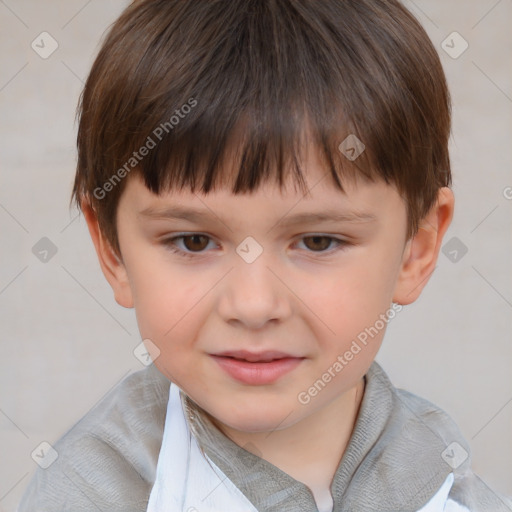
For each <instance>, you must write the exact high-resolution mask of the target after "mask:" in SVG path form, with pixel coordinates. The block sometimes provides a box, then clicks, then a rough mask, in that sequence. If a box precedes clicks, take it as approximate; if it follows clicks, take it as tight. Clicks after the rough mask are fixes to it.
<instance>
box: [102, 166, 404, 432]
mask: <svg viewBox="0 0 512 512" xmlns="http://www.w3.org/2000/svg"><path fill="white" fill-rule="evenodd" d="M306 164H307V165H306V167H305V168H306V169H307V177H306V178H307V179H306V181H307V184H308V188H309V190H310V195H303V194H302V193H301V192H300V191H298V189H297V190H296V189H295V188H294V187H293V186H289V187H288V188H287V189H286V191H285V193H283V195H281V193H280V192H279V189H278V187H277V185H274V184H273V183H272V184H265V185H264V186H262V188H260V190H258V191H257V192H255V193H253V194H251V195H238V196H235V195H232V194H231V192H230V191H229V190H227V189H222V190H219V191H214V192H210V193H209V194H206V195H205V194H201V193H196V194H193V193H191V192H190V191H186V192H171V193H165V194H163V195H160V196H157V195H154V194H153V193H151V192H150V191H149V190H148V189H147V188H146V187H145V186H144V184H143V182H142V180H141V179H140V178H139V177H138V176H137V175H133V176H131V177H130V178H129V181H128V183H127V184H126V188H125V191H124V192H123V195H122V196H121V199H120V203H119V206H118V217H117V227H118V236H119V244H120V249H121V254H122V260H123V261H122V263H120V264H118V265H119V266H118V268H117V269H115V271H114V273H115V277H112V275H110V276H107V277H108V278H109V281H110V283H111V284H112V286H113V288H114V290H115V294H116V300H117V301H118V302H119V303H120V304H122V305H123V306H126V307H132V306H134V307H135V310H136V315H137V320H138V324H139V329H140V333H141V336H142V338H143V339H150V340H151V341H152V342H153V343H154V344H155V345H156V346H158V348H159V350H160V355H159V356H158V357H157V358H156V360H155V364H156V366H157V367H158V368H159V370H160V371H161V372H162V373H163V374H164V375H166V376H167V377H168V378H169V379H171V380H172V381H174V382H176V383H177V384H178V385H179V386H180V387H181V388H182V389H183V390H184V391H185V392H186V393H187V394H188V395H189V396H190V397H191V398H192V399H193V400H194V401H195V402H196V403H198V404H199V405H200V406H201V407H202V408H203V409H204V410H206V411H207V412H208V413H210V414H211V415H212V416H213V417H215V418H216V419H217V420H218V421H219V422H221V423H223V424H225V425H227V426H228V427H230V428H232V429H237V430H240V431H247V432H249V431H252V432H256V431H270V430H274V429H282V428H286V427H287V426H290V425H292V424H294V423H296V422H297V421H299V420H301V419H304V418H306V417H307V416H309V415H311V414H312V413H314V412H318V411H319V410H320V409H321V408H322V407H324V406H326V405H327V404H329V403H332V402H333V400H334V399H336V398H338V397H341V398H342V397H343V395H344V394H345V393H346V392H347V391H348V390H350V389H352V388H354V386H356V385H357V383H358V382H360V380H361V378H362V376H363V375H364V374H365V373H366V371H367V369H368V368H369V366H370V365H371V363H372V361H373V360H374V358H375V355H376V353H377V351H378V349H379V346H380V344H381V341H382V338H383V335H384V331H385V326H386V323H387V319H388V318H392V317H393V316H394V315H395V313H396V311H395V310H393V308H392V301H394V300H397V299H396V294H397V293H399V294H400V295H399V296H400V297H402V298H403V296H404V295H405V293H404V290H403V286H404V283H403V282H402V281H403V280H401V279H400V278H399V276H400V274H401V273H402V272H403V267H404V260H405V259H406V258H407V257H408V256H407V254H410V252H411V251H410V248H409V245H410V242H407V243H406V239H405V234H406V220H407V219H406V208H405V203H404V202H403V200H402V198H401V197H400V196H399V194H398V193H397V191H396V189H395V188H394V187H392V186H389V185H386V184H385V183H384V182H381V181H379V182H376V183H369V182H364V183H363V182H362V181H361V182H358V183H357V184H353V183H350V182H349V181H348V180H345V182H344V187H345V193H342V192H340V191H339V190H338V189H336V188H335V187H334V185H333V184H332V183H331V181H330V180H331V178H330V176H329V175H328V174H326V171H325V168H323V167H321V165H320V163H319V162H318V160H317V159H316V156H315V157H309V159H308V161H307V162H306ZM172 207H180V208H184V209H196V210H200V211H201V212H203V213H204V217H202V220H194V221H192V220H185V219H172V218H166V217H165V215H164V214H162V215H160V216H159V215H157V214H156V213H155V212H163V211H164V210H166V209H169V208H172ZM149 210H152V211H153V214H148V213H147V212H148V211H149ZM144 211H146V214H144V213H143V212H144ZM328 211H329V212H330V213H336V214H338V215H346V217H347V218H346V219H345V220H344V219H340V220H337V221H325V220H322V221H320V220H315V221H311V222H308V223H307V222H305V221H303V220H302V221H297V222H296V223H291V221H292V220H293V219H294V217H295V216H296V215H301V214H312V213H322V212H328ZM356 213H357V214H358V216H357V217H356V216H355V214H356ZM194 233H198V234H200V235H204V236H206V237H207V238H205V237H203V236H201V237H196V238H194V237H192V238H188V239H187V238H185V239H177V240H175V246H176V247H178V248H179V249H181V250H183V251H186V252H188V253H190V254H191V255H192V257H191V258H187V257H186V256H184V255H180V254H176V253H173V252H172V251H171V250H170V247H171V244H170V239H171V238H173V237H177V236H179V235H183V234H186V235H188V236H190V235H191V234H194ZM248 237H250V238H249V240H248V241H247V240H246V239H247V238H248ZM317 237H318V238H317ZM328 237H332V238H328ZM336 239H339V240H342V241H344V242H345V244H346V245H338V244H337V243H336V241H335V240H336ZM260 250H261V251H262V252H261V254H259V255H258V251H260ZM244 251H245V252H244ZM253 260H254V261H253ZM104 270H105V269H104ZM400 287H402V289H400V290H399V288H400ZM400 302H402V303H403V299H402V300H400ZM240 350H245V351H249V352H251V353H256V354H257V353H261V352H263V351H279V352H281V353H283V354H285V355H288V356H289V359H287V360H286V359H285V360H283V361H281V362H274V363H259V364H258V366H259V367H261V369H260V370H257V369H256V365H255V364H254V363H250V362H236V361H233V359H229V358H219V357H218V356H217V355H218V354H220V353H223V352H226V351H240ZM290 358H291V359H290ZM230 362H231V366H230V367H231V368H232V370H231V371H228V370H227V369H226V368H228V364H229V363H230ZM265 364H266V366H265ZM251 365H254V366H251ZM233 368H234V369H233Z"/></svg>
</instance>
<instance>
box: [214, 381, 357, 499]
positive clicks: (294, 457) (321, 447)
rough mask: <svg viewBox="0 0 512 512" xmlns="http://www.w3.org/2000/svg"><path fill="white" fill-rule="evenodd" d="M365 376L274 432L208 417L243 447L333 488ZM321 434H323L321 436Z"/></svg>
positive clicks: (311, 483) (294, 473)
mask: <svg viewBox="0 0 512 512" xmlns="http://www.w3.org/2000/svg"><path fill="white" fill-rule="evenodd" d="M364 387H365V380H364V377H363V378H361V380H360V381H359V382H358V383H357V384H356V385H355V386H354V387H353V388H351V389H350V390H348V391H347V392H346V393H344V394H343V395H341V396H339V397H337V398H336V399H334V400H333V401H331V402H329V403H328V404H327V405H325V406H324V407H323V408H322V409H320V410H318V411H316V412H315V413H314V414H311V415H310V416H308V417H306V418H304V419H302V420H301V421H299V422H297V423H295V424H294V425H292V426H290V427H288V428H285V429H282V430H275V431H272V432H270V433H269V432H241V431H238V430H234V429H232V428H230V427H228V426H227V425H224V424H222V423H220V422H218V421H217V420H216V419H215V418H213V417H212V416H209V418H210V420H211V421H212V422H213V423H214V425H215V426H216V427H217V428H218V429H219V430H220V431H221V432H222V433H223V434H224V435H226V436H227V437H228V438H230V439H231V440H232V441H233V442H234V443H236V444H238V445H239V446H243V447H244V449H246V450H248V451H250V452H251V453H254V454H255V455H258V456H259V457H261V458H263V459H265V460H266V461H268V462H270V463H271V464H273V465H274V466H276V467H278V468H279V469H281V470H282V471H284V472H285V473H287V474H289V475H290V476H291V477H292V478H294V479H296V480H298V481H301V482H303V483H305V484H306V485H309V486H310V487H313V486H314V487H316V488H318V487H324V488H327V489H328V488H330V485H331V482H332V479H333V477H334V474H335V472H336V469H337V468H338V466H339V463H340V461H341V458H342V456H343V454H344V453H345V450H346V447H347V444H348V442H349V439H350V436H351V434H352V431H353V428H354V425H355V422H356V419H357V415H358V413H359V408H360V405H361V400H362V398H363V395H364ZM319 433H321V435H319Z"/></svg>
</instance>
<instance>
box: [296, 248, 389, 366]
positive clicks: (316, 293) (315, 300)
mask: <svg viewBox="0 0 512 512" xmlns="http://www.w3.org/2000/svg"><path fill="white" fill-rule="evenodd" d="M378 254H380V255H379V256H378ZM395 267H396V265H393V263H392V258H390V257H389V255H386V254H382V252H381V253H379V252H378V251H376V250H373V251H372V250H370V249H369V248H368V249H366V250H365V251H359V252H358V254H355V255H354V257H353V258H350V260H349V258H347V259H346V260H344V261H343V263H342V264H340V265H339V266H333V267H331V268H329V269H328V270H327V269H325V272H320V273H317V274H316V276H315V279H311V280H310V281H309V282H308V283H305V285H304V286H303V287H302V293H303V296H304V297H307V299H304V302H305V303H306V304H307V305H308V306H309V308H310V310H311V311H312V313H311V319H312V320H311V325H314V326H316V332H315V335H316V337H317V339H318V340H319V341H321V340H323V343H324V349H328V350H329V352H332V353H334V351H338V352H339V351H340V350H341V351H344V350H348V348H349V347H350V345H351V343H352V341H353V340H355V339H357V337H358V336H359V335H360V334H361V333H364V332H365V329H368V328H371V327H372V326H374V325H375V322H376V321H378V320H379V318H380V315H381V314H386V312H387V311H388V310H389V308H390V307H391V300H392V292H393V282H394V281H393V276H394V274H395V273H396V269H395ZM319 320H320V321H319ZM379 326H380V322H379ZM379 330H380V331H382V333H379V335H376V336H374V339H373V340H372V341H375V342H377V343H378V342H379V339H380V338H382V335H383V332H384V330H383V329H379ZM363 337H364V335H363ZM331 357H332V354H331Z"/></svg>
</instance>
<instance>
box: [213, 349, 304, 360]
mask: <svg viewBox="0 0 512 512" xmlns="http://www.w3.org/2000/svg"><path fill="white" fill-rule="evenodd" d="M213 355H215V356H219V357H231V358H233V359H237V360H239V361H248V362H250V363H268V362H270V361H275V360H276V359H286V358H295V357H297V356H292V355H290V354H285V353H284V352H278V351H276V350H266V351H264V352H249V351H248V350H233V351H228V352H221V353H219V354H213Z"/></svg>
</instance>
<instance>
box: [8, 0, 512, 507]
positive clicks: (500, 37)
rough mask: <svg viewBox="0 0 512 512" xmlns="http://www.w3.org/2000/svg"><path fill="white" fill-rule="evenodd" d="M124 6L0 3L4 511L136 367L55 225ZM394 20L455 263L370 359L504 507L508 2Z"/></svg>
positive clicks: (511, 297)
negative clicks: (428, 92) (429, 128)
mask: <svg viewBox="0 0 512 512" xmlns="http://www.w3.org/2000/svg"><path fill="white" fill-rule="evenodd" d="M125 5H127V2H126V1H121V0H116V1H114V0H109V1H100V0H90V1H85V0H66V1H64V0H47V1H45V2H41V1H36V0H4V1H0V26H1V27H2V30H1V31H0V43H1V49H2V50H1V62H0V120H1V127H0V130H1V132H0V163H1V186H0V230H1V238H0V240H1V242H0V244H1V265H0V325H1V331H0V332H1V336H2V338H1V348H2V357H1V358H0V370H1V376H0V454H1V455H0V461H1V462H0V464H1V467H0V511H1V510H3V511H12V510H14V509H15V507H16V505H17V503H18V501H19V498H20V496H21V493H22V492H23V489H24V487H25V486H26V484H27V483H28V480H29V478H30V476H31V474H32V472H33V471H34V469H35V467H36V466H35V463H34V461H33V460H32V458H31V452H32V451H33V450H34V449H35V448H36V447H37V446H38V445H39V444H40V443H41V442H42V441H48V442H49V443H54V442H55V441H56V440H57V439H58V438H59V437H60V436H61V435H62V434H63V433H64V432H65V431H67V430H68V429H69V428H70V427H71V426H72V424H74V423H75V422H76V421H77V420H78V419H79V418H81V417H82V416H83V415H84V414H85V413H86V412H87V411H88V410H89V409H90V408H91V407H92V406H93V405H94V404H95V403H96V402H97V401H98V400H100V399H101V398H102V397H103V396H104V395H105V393H106V392H107V391H109V390H110V389H111V388H112V387H113V386H114V385H115V384H116V383H117V382H119V381H120V380H121V379H122V378H124V377H125V376H126V375H128V373H130V372H132V371H135V370H139V369H142V368H143V366H142V364H141V363H140V362H139V361H138V360H137V359H136V358H135V357H134V355H133V353H132V351H133V350H134V348H135V347H136V346H137V345H138V344H139V343H140V341H141V340H140V337H139V334H138V330H137V324H136V321H135V315H134V312H133V310H125V309H123V308H121V307H120V306H118V305H117V303H116V302H115V301H114V298H113V294H112V292H111V289H110V288H109V286H108V283H107V282H106V281H105V279H104V278H103V275H102V274H101V271H100V268H99V264H98V262H97V260H96V255H95V253H94V250H93V246H92V243H91V241H90V239H89V235H88V232H87V229H86V225H85V222H84V219H83V218H82V217H78V216H77V212H76V211H75V210H71V211H69V210H68V202H69V195H70V191H71V185H72V180H73V176H74V166H75V136H76V126H75V124H74V113H75V108H76V103H77V99H78V95H79V93H80V90H81V87H82V81H83V80H84V79H85V77H86V76H87V73H88V70H89V69H90V66H91V64H92V60H93V57H94V55H95V53H96V52H97V50H98V45H99V41H100V38H101V35H102V33H103V32H104V30H105V29H106V27H107V26H108V25H109V24H110V23H111V22H112V21H113V20H114V19H115V18H116V17H117V15H118V14H119V13H120V11H121V10H122V9H123V7H124V6H125ZM406 5H407V6H408V7H409V8H410V9H411V10H412V12H413V13H414V14H415V15H417V16H418V18H419V19H420V20H421V22H422V23H423V25H424V26H425V28H426V30H427V31H428V33H429V35H430V36H431V38H432V40H433V41H434V44H435V45H436V47H437V49H438V51H439V53H440V55H441V59H442V62H443V65H444V68H445V70H446V73H447V76H448V80H449V84H450V88H451V92H452V95H453V103H454V110H453V113H454V127H453V136H452V139H451V155H452V160H453V174H454V187H453V188H454V192H455V196H456V213H455V218H454V221H453V224H452V226H451V228H450V230H449V232H448V235H447V237H446V239H445V241H446V242H447V241H448V240H450V239H451V238H452V237H457V238H458V239H459V241H460V242H461V243H463V244H464V245H465V246H466V247H467V249H468V252H467V254H465V255H464V256H463V257H460V253H459V260H458V261H456V262H452V261H451V260H450V259H449V258H448V257H447V256H445V255H444V254H441V256H440V258H439V264H438V267H437V269H436V271H435V272H434V274H433V276H432V278H431V281H430V283H429V284H428V286H427V287H426V289H425V291H424V293H423V295H422V296H421V298H420V299H419V300H418V301H417V302H416V303H415V304H413V305H411V306H408V307H406V308H405V309H404V311H403V312H401V313H400V314H399V315H398V317H397V318H396V320H395V321H393V322H392V323H391V324H390V326H389V328H388V332H387V334H386V338H385V341H384V346H383V348H382V349H381V352H380V353H379V355H378V358H377V360H378V361H379V362H380V363H381V364H382V365H383V366H384V368H385V370H386V371H387V372H388V374H389V375H390V377H391V379H392V381H393V382H394V383H395V385H397V386H398V387H403V388H406V389H408V390H410V391H412V392H413V393H416V394H418V395H420V396H423V397H425V398H427V399H429V400H430V401H432V402H434V403H435V404H437V405H439V406H440V407H442V408H443V409H445V410H446V411H447V412H449V414H450V415H451V416H452V417H453V418H454V420H455V421H456V422H457V423H458V425H459V426H460V428H461V430H462V432H463V434H464V435H465V437H466V438H467V439H468V441H469V442H470V445H471V447H472V450H473V458H474V464H473V466H474V469H475V471H476V472H477V473H478V474H479V475H480V476H481V477H482V479H483V480H484V481H485V482H486V483H487V484H488V485H489V486H491V487H492V488H494V489H496V490H498V491H501V492H502V493H506V494H509V495H512V435H511V434H512V372H511V363H512V343H511V341H512V340H511V335H510V332H511V327H512V321H511V318H512V316H511V312H512V276H511V272H510V261H511V256H512V247H511V246H512V240H511V237H510V233H511V209H512V200H511V199H507V197H506V196H508V197H509V198H510V197H512V188H510V189H507V187H512V175H511V172H510V169H511V164H512V161H511V160H512V159H511V156H512V150H511V145H512V144H511V140H512V139H511V135H512V126H511V113H512V84H511V68H510V55H511V54H512V37H511V30H510V22H511V20H512V1H511V0H500V1H497V0H471V1H469V0H455V1H453V0H452V1H450V2H446V1H444V0H428V1H427V0H416V1H415V2H414V3H413V2H410V1H408V2H406ZM43 31H47V32H49V33H50V34H51V35H52V37H53V38H54V39H55V40H56V41H57V42H58V45H59V46H58V49H57V50H56V51H55V52H54V53H53V54H52V55H51V56H50V57H49V58H47V59H42V58H41V57H40V56H39V55H38V54H36V53H35V51H33V50H32V48H31V42H32V41H33V40H34V39H35V38H36V36H38V35H39V34H40V33H41V32H43ZM453 31H457V32H458V33H459V34H460V35H461V36H462V37H463V38H464V39H465V40H466V41H467V42H468V44H469V48H468V49H467V50H466V51H465V52H464V53H463V54H462V55H461V56H460V57H458V58H457V59H453V58H452V57H450V56H449V55H448V54H447V53H446V52H445V51H444V50H443V48H442V46H441V43H442V41H443V40H445V39H446V37H447V36H448V35H449V34H451V33H452V32H453ZM460 43H461V40H458V41H456V42H455V43H454V44H455V49H457V48H460ZM457 45H459V46H457ZM507 191H508V192H509V193H507ZM42 237H48V238H49V239H50V240H51V241H52V242H53V244H55V246H56V248H57V253H56V254H55V255H54V256H53V257H52V258H51V259H49V261H48V262H46V263H43V262H41V261H40V260H39V259H38V258H36V256H35V255H34V254H33V253H32V247H33V246H34V245H35V244H36V243H37V242H38V241H39V240H40V239H41V238H42Z"/></svg>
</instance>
